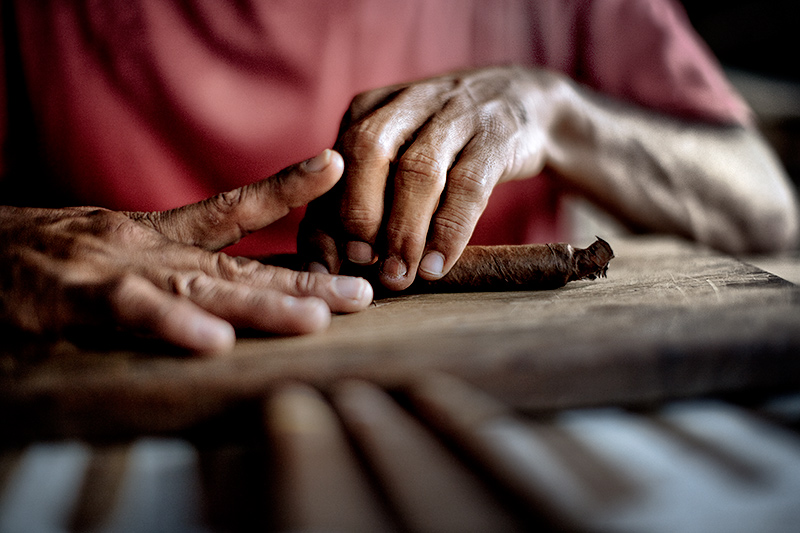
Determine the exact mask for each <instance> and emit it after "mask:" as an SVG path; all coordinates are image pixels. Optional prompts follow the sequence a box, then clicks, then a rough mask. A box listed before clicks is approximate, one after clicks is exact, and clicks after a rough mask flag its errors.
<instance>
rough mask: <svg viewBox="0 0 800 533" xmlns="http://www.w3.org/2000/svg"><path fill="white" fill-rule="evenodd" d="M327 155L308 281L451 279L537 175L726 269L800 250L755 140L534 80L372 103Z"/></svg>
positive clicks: (541, 77)
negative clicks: (507, 186)
mask: <svg viewBox="0 0 800 533" xmlns="http://www.w3.org/2000/svg"><path fill="white" fill-rule="evenodd" d="M336 148H337V150H338V151H339V152H340V153H341V154H342V155H343V157H344V160H345V163H346V167H345V175H344V178H343V179H342V180H341V181H340V182H339V183H338V184H337V186H336V187H334V189H333V190H332V191H331V192H330V193H328V194H326V195H324V196H323V197H322V198H320V199H319V200H316V201H314V202H312V203H311V204H310V205H309V209H308V211H307V214H306V218H305V219H304V221H303V223H302V224H301V231H300V235H299V238H298V250H299V251H300V253H301V254H302V255H303V256H304V257H305V259H306V260H307V262H308V265H309V269H310V270H311V271H314V272H332V273H336V272H339V271H340V269H341V267H342V265H343V264H344V263H345V262H346V261H349V262H352V263H355V264H359V265H369V264H373V263H377V268H378V269H380V282H381V283H382V284H383V285H384V286H386V287H387V288H388V289H390V290H402V289H405V288H407V287H408V286H410V285H411V283H412V281H413V280H414V278H415V276H417V275H419V276H420V277H422V278H423V279H426V280H436V279H439V278H441V277H442V276H443V275H445V274H446V273H447V272H448V271H449V270H450V268H451V267H452V266H453V264H454V263H455V262H456V261H457V260H458V258H459V256H460V255H461V252H462V251H463V250H464V247H465V246H466V244H467V242H468V240H469V238H470V236H471V235H472V232H473V230H474V228H475V225H476V223H477V221H478V218H479V217H480V215H481V213H482V212H483V210H484V208H485V206H486V204H487V201H488V199H489V196H490V195H491V193H492V190H493V189H494V187H495V185H496V184H498V183H500V182H503V181H508V180H513V179H524V178H528V177H531V176H535V175H537V174H538V173H539V172H540V171H541V170H542V169H544V168H545V167H546V168H547V169H548V170H549V172H550V175H551V176H554V177H556V178H558V179H561V180H562V182H563V183H564V185H565V187H567V188H569V189H570V190H572V191H574V192H577V193H580V194H582V195H584V196H585V197H586V198H588V199H589V200H591V201H593V202H594V203H596V204H598V205H599V206H601V207H602V208H605V209H606V210H607V211H608V212H609V213H611V214H613V215H614V216H616V217H617V218H618V219H619V220H620V221H621V222H623V223H624V224H627V225H629V226H630V227H631V228H633V229H635V230H637V231H650V232H663V233H673V234H678V235H681V236H684V237H687V238H690V239H694V240H697V241H699V242H702V243H705V244H708V245H710V246H713V247H715V248H718V249H720V250H723V251H726V252H734V253H742V252H765V251H776V250H782V249H787V248H791V247H792V246H795V245H796V243H797V241H798V236H800V227H799V226H798V220H799V218H798V206H797V201H796V198H795V195H794V192H793V188H792V186H791V182H790V180H789V179H788V176H787V175H786V173H785V171H784V170H783V169H782V168H781V166H780V164H779V162H778V161H777V160H776V158H775V156H774V153H772V151H771V150H770V149H769V147H768V145H767V144H766V143H765V142H764V140H763V138H762V137H761V136H760V135H759V133H758V132H757V130H755V129H754V128H749V127H743V126H740V125H725V124H713V123H704V122H699V121H697V122H691V121H688V120H683V119H678V118H675V117H670V116H666V115H662V114H659V113H655V112H652V111H649V110H645V109H642V108H639V107H636V106H633V105H631V104H628V103H624V102H620V101H616V100H613V99H611V98H608V97H605V96H602V95H599V94H596V93H594V92H593V91H591V90H590V89H588V88H586V87H584V86H580V85H578V84H576V83H575V82H574V81H572V80H570V79H568V78H566V77H564V76H562V75H560V74H556V73H553V72H548V71H544V70H538V69H528V68H523V67H515V66H505V67H491V68H485V69H478V70H471V71H463V72H456V73H452V74H447V75H444V76H440V77H436V78H431V79H426V80H420V81H415V82H411V83H407V84H403V85H396V86H391V87H386V88H382V89H375V90H371V91H367V92H365V93H362V94H360V95H358V96H357V97H356V98H355V99H354V100H353V101H352V103H351V105H350V108H349V110H348V112H347V113H346V115H345V117H344V119H343V121H342V124H341V128H340V132H339V136H338V139H337V142H336Z"/></svg>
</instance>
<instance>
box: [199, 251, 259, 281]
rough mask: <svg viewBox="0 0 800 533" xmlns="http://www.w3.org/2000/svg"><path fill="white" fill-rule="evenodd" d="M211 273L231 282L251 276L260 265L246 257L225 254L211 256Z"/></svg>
mask: <svg viewBox="0 0 800 533" xmlns="http://www.w3.org/2000/svg"><path fill="white" fill-rule="evenodd" d="M211 260H212V262H213V265H212V271H213V272H214V273H215V274H216V275H217V276H219V277H220V278H222V279H225V280H228V281H233V280H238V279H242V278H247V277H250V276H252V275H253V274H255V273H256V271H258V270H259V269H260V266H261V265H260V263H258V262H257V261H253V260H251V259H248V258H246V257H241V256H231V255H228V254H225V253H215V254H212V255H211Z"/></svg>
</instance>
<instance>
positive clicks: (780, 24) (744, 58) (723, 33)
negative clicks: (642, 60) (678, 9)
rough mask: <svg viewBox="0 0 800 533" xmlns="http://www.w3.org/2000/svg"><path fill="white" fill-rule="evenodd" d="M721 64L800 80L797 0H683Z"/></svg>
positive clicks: (690, 16)
mask: <svg viewBox="0 0 800 533" xmlns="http://www.w3.org/2000/svg"><path fill="white" fill-rule="evenodd" d="M683 5H684V7H685V8H686V12H687V13H688V15H689V19H690V20H691V21H692V24H693V25H694V27H695V28H696V29H697V31H698V32H699V33H700V35H701V36H702V37H703V38H704V39H705V40H706V42H707V43H708V44H709V46H710V47H711V49H712V50H713V51H714V53H715V54H716V55H717V57H719V59H720V61H722V63H723V64H725V65H726V66H730V67H735V68H741V69H746V70H750V71H753V72H757V73H761V74H765V75H769V76H774V77H778V78H782V79H786V80H792V81H796V82H800V61H798V58H797V54H798V50H800V14H798V13H800V2H798V0H759V1H754V0H684V1H683Z"/></svg>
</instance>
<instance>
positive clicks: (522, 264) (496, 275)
mask: <svg viewBox="0 0 800 533" xmlns="http://www.w3.org/2000/svg"><path fill="white" fill-rule="evenodd" d="M613 258H614V252H613V251H612V250H611V246H610V245H609V244H608V243H607V242H606V241H604V240H603V239H601V238H600V237H597V240H596V241H595V242H593V243H592V244H591V245H589V246H588V247H586V248H573V247H572V246H571V245H570V244H567V243H549V244H519V245H495V246H467V247H466V248H465V249H464V252H463V253H462V254H461V257H460V258H459V259H458V261H456V263H455V265H453V268H451V269H450V272H448V273H447V275H445V276H444V277H443V278H441V279H438V280H436V281H426V280H423V279H421V278H420V277H417V278H416V280H415V281H414V283H413V284H412V285H411V286H410V287H409V288H408V289H405V290H403V291H399V293H397V292H394V291H388V290H387V291H383V290H381V286H382V285H381V283H380V279H379V276H380V272H379V270H378V266H377V264H373V265H366V266H365V265H354V264H352V263H345V264H343V265H342V270H341V274H344V275H348V276H360V277H363V278H366V279H367V280H369V281H370V282H371V283H372V286H373V287H374V288H375V289H376V296H388V295H390V294H415V293H425V292H480V291H522V290H539V289H555V288H558V287H562V286H564V285H566V284H567V283H568V282H570V281H575V280H579V279H595V278H597V277H605V275H606V270H607V269H608V263H609V261H611V259H613ZM263 262H265V263H268V264H272V265H276V266H284V267H287V268H292V269H295V270H299V269H301V268H302V265H301V264H300V258H299V257H298V256H296V255H286V256H272V257H271V258H268V259H265V260H263Z"/></svg>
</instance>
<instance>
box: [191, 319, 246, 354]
mask: <svg viewBox="0 0 800 533" xmlns="http://www.w3.org/2000/svg"><path fill="white" fill-rule="evenodd" d="M191 327H192V330H193V331H194V340H195V341H197V344H198V346H200V347H201V348H202V350H203V351H206V350H210V351H217V350H230V349H231V348H232V347H233V345H234V344H235V343H236V332H235V331H234V330H233V326H231V325H230V324H228V323H227V322H225V321H224V320H217V319H213V318H208V317H204V316H198V317H195V318H194V320H193V321H192V325H191Z"/></svg>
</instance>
